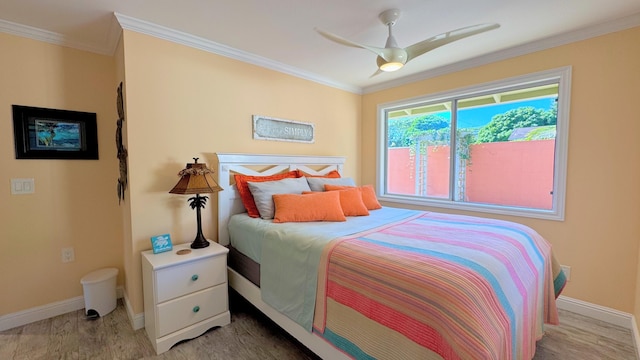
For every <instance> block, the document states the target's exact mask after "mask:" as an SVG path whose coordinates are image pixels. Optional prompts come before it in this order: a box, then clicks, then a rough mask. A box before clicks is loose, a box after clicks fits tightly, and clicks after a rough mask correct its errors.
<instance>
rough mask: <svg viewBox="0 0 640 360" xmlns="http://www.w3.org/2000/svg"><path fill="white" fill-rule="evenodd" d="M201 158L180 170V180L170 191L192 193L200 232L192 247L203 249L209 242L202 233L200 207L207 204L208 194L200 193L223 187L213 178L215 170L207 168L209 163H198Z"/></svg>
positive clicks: (183, 193)
mask: <svg viewBox="0 0 640 360" xmlns="http://www.w3.org/2000/svg"><path fill="white" fill-rule="evenodd" d="M198 159H199V158H193V161H194V163H193V164H191V163H189V164H187V167H186V168H185V169H182V170H180V172H179V173H178V176H180V180H178V183H177V184H176V186H174V187H173V189H171V191H169V193H171V194H181V195H192V194H195V195H196V196H194V197H190V198H189V200H188V201H190V203H189V205H190V206H191V208H192V209H196V214H197V215H196V216H197V220H198V233H197V234H196V238H195V240H193V242H192V243H191V248H192V249H201V248H205V247H207V246H209V242H208V241H207V239H205V237H204V235H202V221H201V220H200V209H201V208H204V206H205V205H206V204H207V199H208V198H209V197H207V196H200V194H211V193H215V192H218V191H221V190H222V188H221V187H220V186H219V185H218V184H217V183H216V181H215V180H214V179H213V176H212V174H213V171H211V170H210V169H209V168H207V164H203V163H198Z"/></svg>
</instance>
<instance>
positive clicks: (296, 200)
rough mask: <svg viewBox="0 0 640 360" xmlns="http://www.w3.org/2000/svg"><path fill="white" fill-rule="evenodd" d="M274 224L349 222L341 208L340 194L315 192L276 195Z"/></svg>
mask: <svg viewBox="0 0 640 360" xmlns="http://www.w3.org/2000/svg"><path fill="white" fill-rule="evenodd" d="M273 203H274V205H275V208H276V212H275V215H274V217H273V222H274V223H284V222H304V221H347V218H346V217H344V213H343V212H342V206H340V195H339V194H338V192H315V193H312V194H308V195H298V194H274V195H273Z"/></svg>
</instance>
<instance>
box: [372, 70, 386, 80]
mask: <svg viewBox="0 0 640 360" xmlns="http://www.w3.org/2000/svg"><path fill="white" fill-rule="evenodd" d="M383 72H384V71H382V70H380V69H378V70H376V72H374V73H373V74H371V76H369V79H371V78H372V77H374V76H378V75H380V74H382V73H383Z"/></svg>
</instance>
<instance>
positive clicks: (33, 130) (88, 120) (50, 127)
mask: <svg viewBox="0 0 640 360" xmlns="http://www.w3.org/2000/svg"><path fill="white" fill-rule="evenodd" d="M12 108H13V134H14V141H15V147H16V159H63V160H98V127H97V122H96V114H95V113H90V112H81V111H71V110H58V109H47V108H39V107H31V106H22V105H12Z"/></svg>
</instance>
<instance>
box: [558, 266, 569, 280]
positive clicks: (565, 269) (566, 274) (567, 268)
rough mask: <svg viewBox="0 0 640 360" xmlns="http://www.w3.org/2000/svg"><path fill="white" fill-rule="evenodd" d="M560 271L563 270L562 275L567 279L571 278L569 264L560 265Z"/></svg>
mask: <svg viewBox="0 0 640 360" xmlns="http://www.w3.org/2000/svg"><path fill="white" fill-rule="evenodd" d="M560 267H561V268H562V271H563V272H564V276H565V277H566V278H567V281H569V280H571V266H567V265H560Z"/></svg>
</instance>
